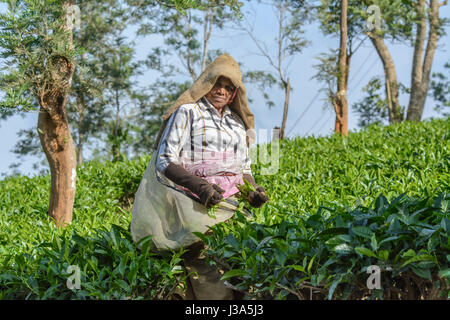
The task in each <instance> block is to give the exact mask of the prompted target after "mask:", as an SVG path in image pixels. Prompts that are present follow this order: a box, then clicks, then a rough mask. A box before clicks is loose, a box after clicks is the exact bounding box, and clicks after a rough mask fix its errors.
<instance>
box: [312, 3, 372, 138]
mask: <svg viewBox="0 0 450 320" xmlns="http://www.w3.org/2000/svg"><path fill="white" fill-rule="evenodd" d="M358 6H359V2H358V1H356V0H350V1H341V0H321V1H320V3H319V4H318V5H317V6H316V16H317V17H318V19H319V21H320V29H321V30H322V32H323V34H325V35H331V36H336V37H339V48H336V49H331V50H330V51H329V52H328V53H322V54H320V55H319V56H318V57H317V58H318V60H319V61H320V64H318V65H316V66H315V68H316V69H317V73H316V75H315V76H314V77H313V78H316V79H317V80H319V81H322V82H324V83H325V84H326V85H327V88H326V91H327V97H328V99H329V101H330V103H331V105H332V106H333V109H334V112H335V114H336V117H335V126H334V127H335V129H334V131H335V133H339V134H341V135H343V136H347V135H348V101H347V92H348V76H349V74H350V63H351V58H352V57H353V55H354V54H355V53H356V52H357V50H358V49H359V48H360V47H361V45H362V44H363V42H364V35H363V30H364V28H365V21H364V20H363V19H362V18H361V16H360V15H359V14H358V10H357V9H358Z"/></svg>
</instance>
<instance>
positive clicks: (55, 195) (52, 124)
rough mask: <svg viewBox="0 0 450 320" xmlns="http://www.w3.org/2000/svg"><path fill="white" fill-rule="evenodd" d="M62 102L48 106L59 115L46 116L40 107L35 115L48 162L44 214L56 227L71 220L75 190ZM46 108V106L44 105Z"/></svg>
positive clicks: (72, 148)
mask: <svg viewBox="0 0 450 320" xmlns="http://www.w3.org/2000/svg"><path fill="white" fill-rule="evenodd" d="M62 99H63V101H64V102H63V104H61V105H58V106H52V105H50V104H49V105H48V108H54V109H59V111H60V112H61V117H55V116H54V115H53V116H52V115H50V113H49V112H47V111H45V109H44V108H42V107H41V110H40V112H39V117H38V128H39V132H40V134H39V138H40V140H41V145H42V148H43V149H44V152H45V155H46V157H47V160H48V163H49V165H50V174H51V189H50V204H49V210H48V215H49V216H50V217H51V218H52V219H54V221H55V223H56V225H57V226H58V227H63V228H64V227H65V226H66V225H68V224H71V223H72V212H73V203H74V201H75V190H76V166H77V163H76V160H75V157H76V155H75V146H74V143H73V140H72V135H71V133H70V128H69V124H68V122H67V118H66V116H65V98H62ZM46 108H47V107H46Z"/></svg>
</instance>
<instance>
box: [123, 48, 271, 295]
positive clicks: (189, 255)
mask: <svg viewBox="0 0 450 320" xmlns="http://www.w3.org/2000/svg"><path fill="white" fill-rule="evenodd" d="M163 119H164V122H163V124H162V127H161V129H160V131H159V134H158V138H157V141H156V144H155V147H156V150H157V152H154V153H153V156H152V158H151V160H150V162H149V165H148V167H147V170H146V172H145V174H144V177H143V179H142V181H141V184H140V186H139V189H138V191H137V193H136V199H135V203H134V206H133V213H132V220H131V234H132V236H133V240H134V241H139V240H140V239H142V238H143V237H145V236H149V235H151V236H152V238H151V241H152V249H153V250H157V251H159V252H164V251H167V249H174V250H176V249H179V248H180V247H181V246H183V247H184V248H187V250H188V251H187V252H186V253H185V254H184V256H183V258H184V262H185V266H186V269H187V271H188V272H189V273H194V274H193V275H192V276H191V277H190V278H189V281H188V282H189V283H188V287H187V292H186V298H188V299H233V290H231V289H229V288H227V287H226V286H225V285H224V284H223V282H222V281H220V277H221V275H220V273H219V272H218V270H217V269H216V268H214V267H212V266H209V265H208V264H206V263H205V257H204V256H202V255H201V250H202V249H203V244H202V242H201V241H200V239H199V238H198V237H196V236H195V235H194V234H193V232H201V233H206V232H207V231H208V229H209V228H208V227H209V226H212V225H215V224H217V223H219V222H223V221H226V220H228V219H230V218H231V217H232V216H233V214H234V212H235V210H236V206H233V205H231V204H230V203H228V202H223V201H221V200H223V199H228V198H230V197H233V196H234V195H235V194H236V193H238V192H239V190H238V188H237V185H241V184H244V182H243V179H246V180H247V181H248V182H250V183H251V184H252V185H253V186H254V187H255V189H256V191H253V192H250V193H249V199H248V200H249V203H250V205H252V206H254V207H260V206H262V205H263V204H264V202H266V201H267V200H268V198H267V196H266V195H265V192H264V189H263V188H262V187H260V186H258V185H256V183H255V180H254V179H253V177H252V174H251V170H250V158H249V146H248V139H247V136H246V131H247V130H249V129H253V127H254V124H253V120H254V118H253V114H252V113H251V111H250V109H249V107H248V103H247V98H246V90H245V87H244V85H243V84H242V80H241V71H240V69H239V66H238V64H237V63H236V61H235V60H234V59H233V58H232V57H231V56H229V55H226V54H224V55H221V56H219V57H218V58H217V59H216V60H214V62H212V63H211V64H210V65H209V66H208V67H207V68H206V70H205V71H204V72H203V73H202V74H201V75H200V77H199V78H198V79H197V81H195V83H194V84H193V85H192V87H191V88H190V89H188V90H187V91H186V92H184V93H183V94H182V95H181V96H180V97H179V98H178V99H177V100H176V101H175V103H174V104H173V105H172V107H171V108H170V109H169V110H168V111H167V112H166V113H165V114H164V116H163ZM219 203H220V204H219ZM217 204H219V208H218V209H217V211H216V212H215V217H211V216H210V215H208V208H211V207H212V206H214V205H217Z"/></svg>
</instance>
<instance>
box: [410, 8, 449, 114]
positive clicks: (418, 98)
mask: <svg viewBox="0 0 450 320" xmlns="http://www.w3.org/2000/svg"><path fill="white" fill-rule="evenodd" d="M426 4H428V8H426ZM447 4H448V0H445V1H443V2H441V3H439V1H438V0H430V1H425V0H417V1H414V2H413V6H414V9H415V12H416V14H417V18H418V22H417V23H416V37H415V43H414V57H413V66H412V74H411V95H410V97H409V105H408V113H407V116H406V119H407V120H413V121H420V120H421V119H422V114H423V109H424V108H425V100H426V97H427V93H428V87H429V81H430V73H431V67H432V64H433V58H434V53H435V51H436V47H437V43H438V40H439V37H440V36H442V35H443V34H445V33H444V30H445V29H443V28H442V27H443V26H444V25H445V23H446V21H445V20H442V19H440V18H439V10H440V8H441V7H442V6H444V5H447ZM427 20H428V24H429V33H428V41H427V44H426V48H425V42H426V40H427V39H426V38H427V36H426V28H427Z"/></svg>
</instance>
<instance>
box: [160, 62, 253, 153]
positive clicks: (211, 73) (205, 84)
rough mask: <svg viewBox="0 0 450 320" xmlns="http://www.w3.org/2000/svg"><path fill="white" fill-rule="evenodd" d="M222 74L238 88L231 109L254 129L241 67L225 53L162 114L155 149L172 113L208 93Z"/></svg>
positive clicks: (247, 126)
mask: <svg viewBox="0 0 450 320" xmlns="http://www.w3.org/2000/svg"><path fill="white" fill-rule="evenodd" d="M220 76H223V77H227V78H229V79H230V80H231V82H232V83H233V85H234V86H235V87H236V88H238V91H237V93H236V97H235V98H234V100H233V102H232V103H231V104H230V105H229V107H230V109H231V110H232V111H234V112H235V113H237V114H238V115H239V116H240V117H241V119H242V121H243V122H244V124H245V128H246V129H247V130H248V129H254V116H253V113H252V112H251V111H250V109H249V107H248V101H247V90H246V89H245V87H244V84H243V83H242V74H241V69H240V68H239V65H238V64H237V62H236V61H235V60H234V59H233V58H232V57H231V56H230V55H228V54H223V55H221V56H219V57H217V58H216V59H215V60H214V61H213V62H212V63H211V64H210V65H209V66H208V67H207V68H206V69H205V71H203V73H202V74H201V75H200V77H198V79H197V80H196V81H195V82H194V84H193V85H192V86H191V87H190V88H189V89H188V90H186V91H185V92H184V93H183V94H182V95H181V96H180V97H179V98H178V99H177V100H176V101H175V102H174V104H173V105H172V106H171V107H170V108H169V109H168V110H167V111H166V113H165V114H164V115H163V116H162V118H163V123H162V125H161V128H160V130H159V132H158V137H157V138H156V142H155V145H154V146H153V148H154V149H156V148H158V145H159V141H160V139H161V136H162V134H163V132H164V129H165V127H166V125H167V122H168V120H169V117H170V115H171V114H172V113H173V112H175V110H176V109H177V108H178V107H180V106H181V105H183V104H187V103H194V102H197V101H198V100H199V99H200V98H202V97H203V96H204V95H206V94H207V93H208V92H209V91H210V90H211V89H212V88H213V87H214V84H215V83H216V81H217V79H218V78H219V77H220Z"/></svg>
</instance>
